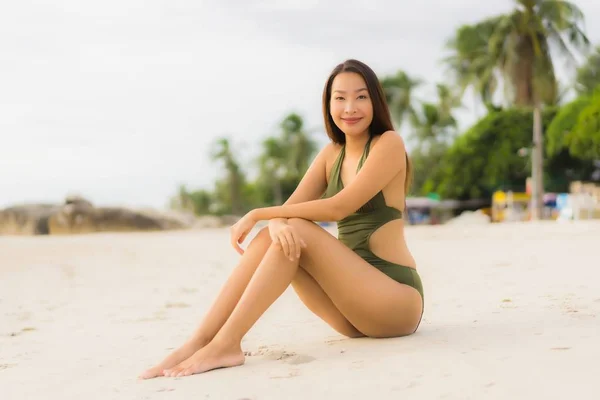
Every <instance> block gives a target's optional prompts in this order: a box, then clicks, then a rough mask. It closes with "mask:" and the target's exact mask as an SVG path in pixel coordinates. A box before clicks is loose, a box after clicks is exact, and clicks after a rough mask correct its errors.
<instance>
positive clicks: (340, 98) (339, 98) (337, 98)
mask: <svg viewBox="0 0 600 400" xmlns="http://www.w3.org/2000/svg"><path fill="white" fill-rule="evenodd" d="M335 99H336V100H344V98H343V97H336V98H335Z"/></svg>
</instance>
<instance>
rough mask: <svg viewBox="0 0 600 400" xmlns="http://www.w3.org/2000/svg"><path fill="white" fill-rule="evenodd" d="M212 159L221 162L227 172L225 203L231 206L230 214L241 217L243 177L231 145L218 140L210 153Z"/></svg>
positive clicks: (224, 139) (227, 141) (220, 139)
mask: <svg viewBox="0 0 600 400" xmlns="http://www.w3.org/2000/svg"><path fill="white" fill-rule="evenodd" d="M212 159H213V160H215V161H221V162H222V163H223V164H224V165H225V169H226V171H227V178H226V182H227V186H228V197H229V199H227V200H226V201H227V202H228V203H230V205H231V212H232V213H233V214H234V215H241V214H242V212H243V202H242V198H241V197H242V196H241V195H242V189H243V186H244V175H243V173H242V171H241V169H240V165H239V163H238V161H237V160H236V159H235V157H234V155H233V152H232V149H231V144H230V142H229V139H227V138H219V139H217V141H216V142H215V145H214V150H213V152H212Z"/></svg>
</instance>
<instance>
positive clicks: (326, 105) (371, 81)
mask: <svg viewBox="0 0 600 400" xmlns="http://www.w3.org/2000/svg"><path fill="white" fill-rule="evenodd" d="M342 72H354V73H357V74H359V75H360V76H362V77H363V79H364V80H365V82H366V84H367V90H368V91H369V96H370V97H371V103H372V104H373V121H372V122H371V125H370V126H369V135H371V136H378V135H382V134H383V133H384V132H387V131H393V130H394V125H393V124H392V117H391V115H390V109H389V107H388V104H387V102H386V101H385V93H384V91H383V88H382V87H381V83H380V82H379V79H378V78H377V75H376V74H375V72H373V70H372V69H371V68H370V67H369V66H368V65H367V64H365V63H362V62H360V61H358V60H353V59H350V60H346V61H344V62H343V63H341V64H338V65H337V66H336V67H335V68H334V69H333V71H331V74H330V75H329V78H328V79H327V82H326V83H325V88H324V89H323V118H324V119H325V130H326V131H327V136H329V138H330V139H331V141H332V142H334V143H337V144H344V143H346V135H345V134H344V132H342V130H341V129H340V128H338V126H337V125H336V124H335V122H334V121H333V118H332V117H331V108H330V98H331V85H332V84H333V80H334V79H335V77H336V76H337V75H338V74H340V73H342ZM411 179H412V166H411V163H410V160H409V158H408V154H406V180H405V183H404V193H405V195H406V194H408V189H409V188H410V183H411Z"/></svg>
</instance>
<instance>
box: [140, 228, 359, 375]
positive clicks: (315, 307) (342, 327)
mask: <svg viewBox="0 0 600 400" xmlns="http://www.w3.org/2000/svg"><path fill="white" fill-rule="evenodd" d="M270 245H271V237H270V236H269V231H268V228H263V229H261V231H260V232H259V233H258V234H257V235H256V237H255V238H254V239H253V240H252V242H251V243H250V245H249V246H248V249H247V250H246V251H245V252H244V255H243V256H242V258H241V260H240V263H239V264H238V265H237V267H236V268H235V269H234V270H233V272H232V273H231V275H230V276H229V278H228V279H227V281H226V282H225V284H224V286H223V288H222V289H221V291H220V293H219V295H218V296H217V298H216V300H215V302H214V303H213V304H212V306H211V307H210V309H209V311H208V312H207V314H206V316H205V317H204V318H203V320H202V322H201V323H200V325H199V326H198V328H197V329H196V330H195V331H194V333H193V334H192V336H191V337H190V338H189V339H188V340H187V341H186V342H185V343H184V344H183V345H182V346H181V347H179V348H178V349H177V350H175V351H174V352H173V353H171V354H170V355H169V356H167V357H166V358H165V359H164V360H163V361H162V362H160V363H159V364H158V365H156V366H154V367H152V368H150V369H148V370H146V371H145V372H143V373H142V374H141V375H140V378H144V379H149V378H154V377H157V376H160V375H162V374H163V371H164V370H165V369H167V368H171V367H173V366H175V365H177V364H178V363H180V362H182V361H184V360H186V359H187V358H189V357H190V356H191V355H192V354H194V353H195V352H196V351H197V350H199V349H200V348H202V347H203V346H205V345H206V344H208V343H209V342H210V341H211V340H212V338H213V337H214V336H215V335H216V334H217V332H218V331H219V330H220V329H221V327H222V326H223V324H224V323H225V321H227V319H228V318H229V316H230V315H231V313H232V311H233V309H234V308H235V306H236V305H237V303H238V301H239V300H240V297H242V294H243V293H244V290H245V289H246V286H248V282H250V279H251V278H252V276H253V275H254V272H255V271H256V268H257V267H258V265H259V263H260V261H261V260H262V259H263V257H264V256H265V254H266V252H267V250H268V248H269V246H270ZM293 284H294V289H295V290H296V292H297V293H298V295H299V296H300V298H301V299H302V301H303V302H304V303H305V304H306V305H307V307H308V308H309V309H310V310H311V311H313V312H314V313H315V314H317V315H318V316H319V317H321V318H322V319H323V320H325V322H327V323H328V324H329V325H331V326H332V327H333V328H334V329H335V330H336V331H338V332H339V333H341V334H343V335H346V336H348V337H358V336H362V334H361V333H360V332H359V331H358V330H357V329H356V328H354V327H353V326H352V324H350V323H349V322H348V320H347V319H346V318H345V317H344V316H343V315H342V314H341V313H340V311H339V310H338V309H337V308H336V307H335V305H334V304H333V303H332V301H331V299H329V297H327V295H326V294H325V292H323V289H321V288H320V287H319V285H318V283H317V282H316V281H315V280H314V279H313V278H312V277H311V276H310V275H309V274H308V273H307V272H306V271H303V270H298V271H297V274H296V276H295V277H294V282H293Z"/></svg>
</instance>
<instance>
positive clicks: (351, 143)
mask: <svg viewBox="0 0 600 400" xmlns="http://www.w3.org/2000/svg"><path fill="white" fill-rule="evenodd" d="M368 141H369V133H365V134H363V135H360V136H358V137H356V136H348V135H346V154H349V155H350V156H360V155H362V153H363V151H364V150H365V146H366V144H367V142H368Z"/></svg>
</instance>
